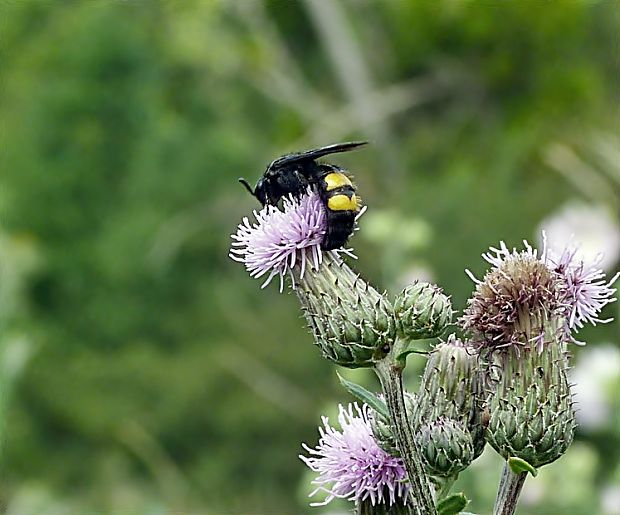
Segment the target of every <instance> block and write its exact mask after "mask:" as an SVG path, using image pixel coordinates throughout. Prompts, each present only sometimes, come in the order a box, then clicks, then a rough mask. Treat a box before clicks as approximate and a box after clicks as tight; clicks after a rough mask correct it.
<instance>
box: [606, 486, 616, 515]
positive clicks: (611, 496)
mask: <svg viewBox="0 0 620 515" xmlns="http://www.w3.org/2000/svg"><path fill="white" fill-rule="evenodd" d="M601 505H602V508H603V513H604V514H605V515H620V486H617V485H614V486H610V487H608V488H605V489H604V490H603V492H602V494H601Z"/></svg>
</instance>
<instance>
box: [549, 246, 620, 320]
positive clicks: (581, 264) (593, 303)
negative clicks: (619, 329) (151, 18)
mask: <svg viewBox="0 0 620 515" xmlns="http://www.w3.org/2000/svg"><path fill="white" fill-rule="evenodd" d="M577 251H578V248H577V247H574V246H573V247H570V246H568V247H566V248H565V249H564V252H562V254H561V255H560V257H559V258H551V259H550V261H551V262H552V263H553V266H554V269H555V271H556V272H558V273H559V274H560V275H561V276H562V277H563V278H564V282H565V283H566V290H565V296H566V304H567V306H568V320H567V322H568V327H569V328H570V329H571V330H575V331H578V330H579V329H581V328H582V327H583V326H584V325H585V324H586V323H590V324H592V325H596V324H597V323H600V324H606V323H608V322H611V321H612V319H611V318H607V319H604V320H602V319H600V318H599V317H598V316H599V314H600V312H601V310H602V309H603V308H604V307H605V306H606V305H607V304H610V303H612V302H615V300H616V298H615V297H614V296H613V295H614V293H616V289H615V288H612V287H611V286H612V285H613V284H614V283H615V282H616V280H617V279H618V277H620V272H618V273H616V275H614V276H613V277H612V278H611V279H610V280H609V281H606V280H605V272H603V270H601V269H600V268H598V265H599V263H600V261H601V259H602V257H603V256H602V255H599V257H598V258H597V259H596V260H595V261H593V262H591V263H586V262H585V261H583V260H581V259H579V258H577Z"/></svg>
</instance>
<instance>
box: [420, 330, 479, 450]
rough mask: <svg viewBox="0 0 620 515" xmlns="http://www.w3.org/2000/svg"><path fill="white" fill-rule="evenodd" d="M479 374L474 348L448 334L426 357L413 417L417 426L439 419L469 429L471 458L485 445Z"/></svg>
mask: <svg viewBox="0 0 620 515" xmlns="http://www.w3.org/2000/svg"><path fill="white" fill-rule="evenodd" d="M482 377H483V376H482V372H481V371H480V367H479V360H478V355H477V353H476V351H475V349H474V348H473V347H472V346H471V345H469V344H468V343H463V342H462V341H461V340H459V339H457V338H456V337H455V336H454V335H450V336H449V337H448V339H447V341H445V342H441V343H439V344H437V345H436V346H435V348H434V349H433V352H432V353H431V354H430V355H429V357H428V361H427V362H426V367H425V369H424V374H423V375H422V384H421V387H420V393H419V394H418V398H419V402H418V406H417V410H416V413H415V417H414V418H415V424H416V426H417V427H421V426H423V425H425V424H428V423H430V422H433V421H435V420H437V419H440V418H445V419H450V420H453V421H455V422H458V423H459V424H461V426H462V428H463V430H465V431H469V432H471V436H470V440H471V442H472V444H473V449H474V452H473V456H472V460H473V459H475V458H477V457H478V456H480V454H481V453H482V450H483V448H484V445H485V440H484V425H483V422H482V411H483V410H482V406H481V404H482V400H483V399H482V396H483V385H482Z"/></svg>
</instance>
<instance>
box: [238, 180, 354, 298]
mask: <svg viewBox="0 0 620 515" xmlns="http://www.w3.org/2000/svg"><path fill="white" fill-rule="evenodd" d="M254 218H255V219H256V221H255V222H251V221H250V220H249V218H247V217H245V218H244V219H243V221H242V222H241V223H240V224H239V226H238V228H237V232H236V233H235V234H233V235H232V239H233V242H232V244H231V249H230V253H229V256H230V257H231V258H232V259H234V260H235V261H238V262H240V263H243V264H244V265H245V267H246V269H247V270H248V272H249V273H250V276H251V277H255V278H259V277H264V276H266V279H265V281H264V282H263V284H262V286H261V287H262V288H264V287H265V286H267V285H268V284H269V283H270V282H271V280H272V279H273V278H274V277H276V276H279V278H280V291H282V289H283V286H284V278H285V277H286V276H287V275H290V277H291V279H292V280H293V287H294V286H295V282H294V276H293V273H292V272H293V269H294V268H295V267H298V269H299V277H303V276H304V274H305V272H306V269H308V268H311V269H314V270H317V269H318V268H319V266H320V265H321V262H322V260H323V254H322V253H323V251H322V250H321V242H322V241H323V237H324V236H325V233H326V230H327V216H326V213H325V208H324V206H323V203H322V201H321V198H320V197H319V195H318V193H316V192H315V191H314V190H312V189H310V188H309V189H308V191H307V193H306V194H305V195H302V196H301V197H293V196H289V197H286V198H284V199H283V205H282V209H278V207H276V206H271V205H266V206H265V207H263V208H262V209H261V210H260V211H254ZM330 252H336V253H345V254H348V255H352V254H351V252H350V251H349V250H348V249H337V250H335V251H330Z"/></svg>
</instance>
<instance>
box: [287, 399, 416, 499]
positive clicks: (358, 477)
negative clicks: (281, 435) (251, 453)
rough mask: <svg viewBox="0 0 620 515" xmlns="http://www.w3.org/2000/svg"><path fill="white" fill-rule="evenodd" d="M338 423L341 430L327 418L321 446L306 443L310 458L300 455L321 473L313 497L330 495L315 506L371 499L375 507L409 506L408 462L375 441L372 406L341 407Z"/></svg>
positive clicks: (320, 442)
mask: <svg viewBox="0 0 620 515" xmlns="http://www.w3.org/2000/svg"><path fill="white" fill-rule="evenodd" d="M338 422H339V424H340V427H341V430H340V431H339V430H337V429H335V428H334V427H332V426H331V425H330V423H329V420H328V418H327V417H323V426H322V427H319V433H320V435H321V438H320V440H319V443H318V445H317V447H316V448H314V449H312V448H310V447H308V446H307V445H306V444H303V447H304V449H305V450H306V451H307V452H308V454H309V456H304V455H300V456H299V457H300V458H301V460H302V461H303V462H304V463H305V464H306V465H308V467H310V469H311V470H312V471H314V472H317V473H318V476H317V477H316V479H314V481H312V483H313V484H314V485H316V489H315V490H314V491H313V492H312V493H311V494H310V497H312V496H314V495H316V494H317V493H319V492H322V493H325V494H326V497H325V500H324V501H322V502H319V503H312V506H323V505H326V504H328V503H329V502H330V501H332V500H333V499H334V498H341V499H348V500H350V501H355V502H361V501H366V500H370V502H371V504H372V505H373V506H375V505H381V504H382V505H387V506H392V505H394V504H396V503H397V502H400V503H406V502H407V498H408V495H409V483H408V482H407V472H406V470H405V466H404V463H403V461H402V460H401V459H400V458H395V457H393V456H391V455H390V454H388V453H387V452H386V451H384V450H383V449H381V447H379V445H378V444H377V442H376V441H375V439H374V438H373V435H372V429H371V422H370V417H369V407H368V406H367V405H366V404H364V405H362V407H361V408H360V407H359V406H358V405H357V404H349V405H348V407H347V408H345V407H343V406H342V405H340V406H339V415H338Z"/></svg>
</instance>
